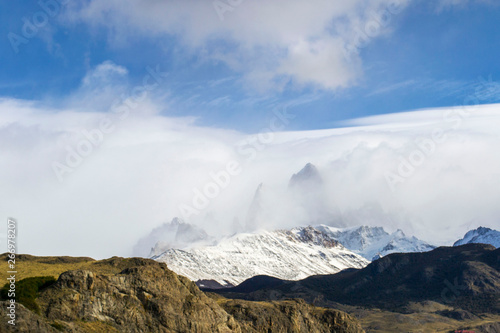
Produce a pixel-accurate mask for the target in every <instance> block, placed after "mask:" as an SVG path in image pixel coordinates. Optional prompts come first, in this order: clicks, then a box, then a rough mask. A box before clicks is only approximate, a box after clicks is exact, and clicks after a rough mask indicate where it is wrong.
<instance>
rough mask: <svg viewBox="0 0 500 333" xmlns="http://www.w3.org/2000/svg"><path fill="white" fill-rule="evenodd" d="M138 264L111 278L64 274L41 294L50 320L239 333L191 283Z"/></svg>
mask: <svg viewBox="0 0 500 333" xmlns="http://www.w3.org/2000/svg"><path fill="white" fill-rule="evenodd" d="M140 264H141V265H139V266H136V267H131V268H126V269H124V270H123V271H122V272H121V273H120V274H117V275H114V276H105V275H95V274H94V273H93V272H91V271H68V272H65V273H63V274H61V276H60V277H59V280H58V281H57V283H56V284H55V285H54V287H53V288H50V289H48V290H46V291H44V292H43V293H42V295H41V296H40V298H39V303H40V305H41V307H42V312H43V313H45V315H46V317H47V319H49V320H62V321H68V322H72V321H77V320H84V321H102V322H106V323H108V324H111V325H112V326H114V327H116V328H117V329H118V330H119V331H120V332H189V331H192V332H239V331H240V329H239V325H238V324H237V323H236V322H235V320H234V319H233V318H232V317H231V316H230V315H228V314H227V313H226V312H225V311H224V310H223V309H221V308H220V307H219V306H218V305H217V304H216V303H215V302H214V301H213V300H211V299H210V298H208V297H206V296H205V294H203V292H201V291H200V290H199V289H198V288H197V287H196V286H195V285H194V283H192V282H191V281H189V280H188V279H187V278H184V277H181V276H178V275H176V274H175V273H173V272H172V271H170V270H169V269H167V266H166V265H165V264H161V263H156V262H154V261H152V260H142V262H141V263H140Z"/></svg>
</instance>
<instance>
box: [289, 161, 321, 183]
mask: <svg viewBox="0 0 500 333" xmlns="http://www.w3.org/2000/svg"><path fill="white" fill-rule="evenodd" d="M322 181H323V180H322V178H321V175H320V173H319V171H318V169H317V168H316V167H315V166H314V165H313V164H311V163H307V164H306V165H305V166H304V167H303V168H302V170H300V171H299V172H298V173H295V174H293V176H292V177H291V178H290V182H289V187H294V186H297V185H300V184H320V183H322Z"/></svg>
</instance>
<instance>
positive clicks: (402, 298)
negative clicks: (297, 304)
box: [220, 244, 500, 314]
mask: <svg viewBox="0 0 500 333" xmlns="http://www.w3.org/2000/svg"><path fill="white" fill-rule="evenodd" d="M499 270H500V249H495V247H493V246H491V245H484V244H467V245H463V246H458V247H440V248H437V249H435V250H433V251H430V252H424V253H395V254H390V255H388V256H386V257H383V258H381V259H379V260H376V261H374V262H372V263H371V264H369V265H368V266H367V267H365V268H363V269H350V270H346V271H342V272H340V273H337V274H333V275H320V276H313V277H309V278H307V279H304V280H301V281H296V282H294V281H283V282H282V284H281V285H280V284H279V283H277V282H276V281H274V280H272V283H273V285H272V286H270V285H265V284H263V283H262V278H261V279H260V286H259V288H252V286H250V285H249V283H245V282H244V285H245V288H244V290H251V292H247V293H245V292H244V291H242V290H241V289H237V288H238V287H236V288H233V290H231V289H232V288H229V289H226V290H221V291H220V293H221V294H222V295H225V296H227V297H239V298H246V299H255V300H259V299H281V298H286V297H301V298H304V299H306V300H308V301H311V302H312V301H316V302H320V304H328V303H329V302H337V303H343V304H349V305H358V306H365V307H367V306H368V307H378V308H383V309H388V310H394V311H402V310H401V309H402V308H403V306H404V305H405V304H407V303H408V302H410V301H411V302H421V301H428V300H430V301H435V302H438V303H441V304H447V305H452V306H456V307H458V308H461V309H465V310H468V311H471V312H474V313H497V314H498V313H500V304H499V299H500V272H499Z"/></svg>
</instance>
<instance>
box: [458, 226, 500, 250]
mask: <svg viewBox="0 0 500 333" xmlns="http://www.w3.org/2000/svg"><path fill="white" fill-rule="evenodd" d="M471 243H482V244H490V245H493V246H494V247H496V248H498V247H500V231H497V230H494V229H490V228H485V227H479V228H477V229H474V230H470V231H468V232H467V233H466V234H465V236H464V238H462V239H460V240H458V241H456V242H455V243H454V244H453V246H459V245H464V244H471Z"/></svg>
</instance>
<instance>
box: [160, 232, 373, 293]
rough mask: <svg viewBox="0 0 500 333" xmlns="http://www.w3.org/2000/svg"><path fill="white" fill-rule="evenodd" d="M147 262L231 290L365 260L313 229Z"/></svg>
mask: <svg viewBox="0 0 500 333" xmlns="http://www.w3.org/2000/svg"><path fill="white" fill-rule="evenodd" d="M152 259H154V260H157V261H159V262H164V263H166V264H167V265H168V267H169V268H170V269H172V270H173V271H175V272H176V273H178V274H181V275H184V276H187V277H188V278H190V279H191V280H193V281H198V280H202V281H200V284H199V285H201V286H204V285H203V280H205V281H207V282H208V281H210V280H212V281H216V282H217V283H219V284H220V285H222V286H232V285H237V284H239V283H241V282H243V281H244V280H246V279H248V278H250V277H252V276H255V275H261V274H265V275H270V276H275V277H279V278H282V279H287V280H299V279H303V278H305V277H307V276H310V275H315V274H325V273H334V272H339V271H341V270H343V269H346V268H352V267H354V268H361V267H364V266H366V265H367V264H368V260H366V259H365V258H363V257H362V256H360V255H358V254H356V253H354V252H352V251H349V250H348V249H346V248H345V247H344V246H342V245H341V244H340V243H339V242H338V241H336V240H335V239H333V238H332V237H330V236H329V235H327V234H325V233H324V232H321V231H320V230H318V229H315V228H313V227H306V228H294V229H292V230H276V231H260V232H256V233H242V234H237V235H234V236H232V237H228V238H225V239H222V240H221V241H220V242H218V243H217V244H216V245H209V246H196V247H191V248H188V249H184V250H182V249H169V250H167V251H165V252H163V253H162V254H160V255H157V256H153V257H152Z"/></svg>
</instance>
